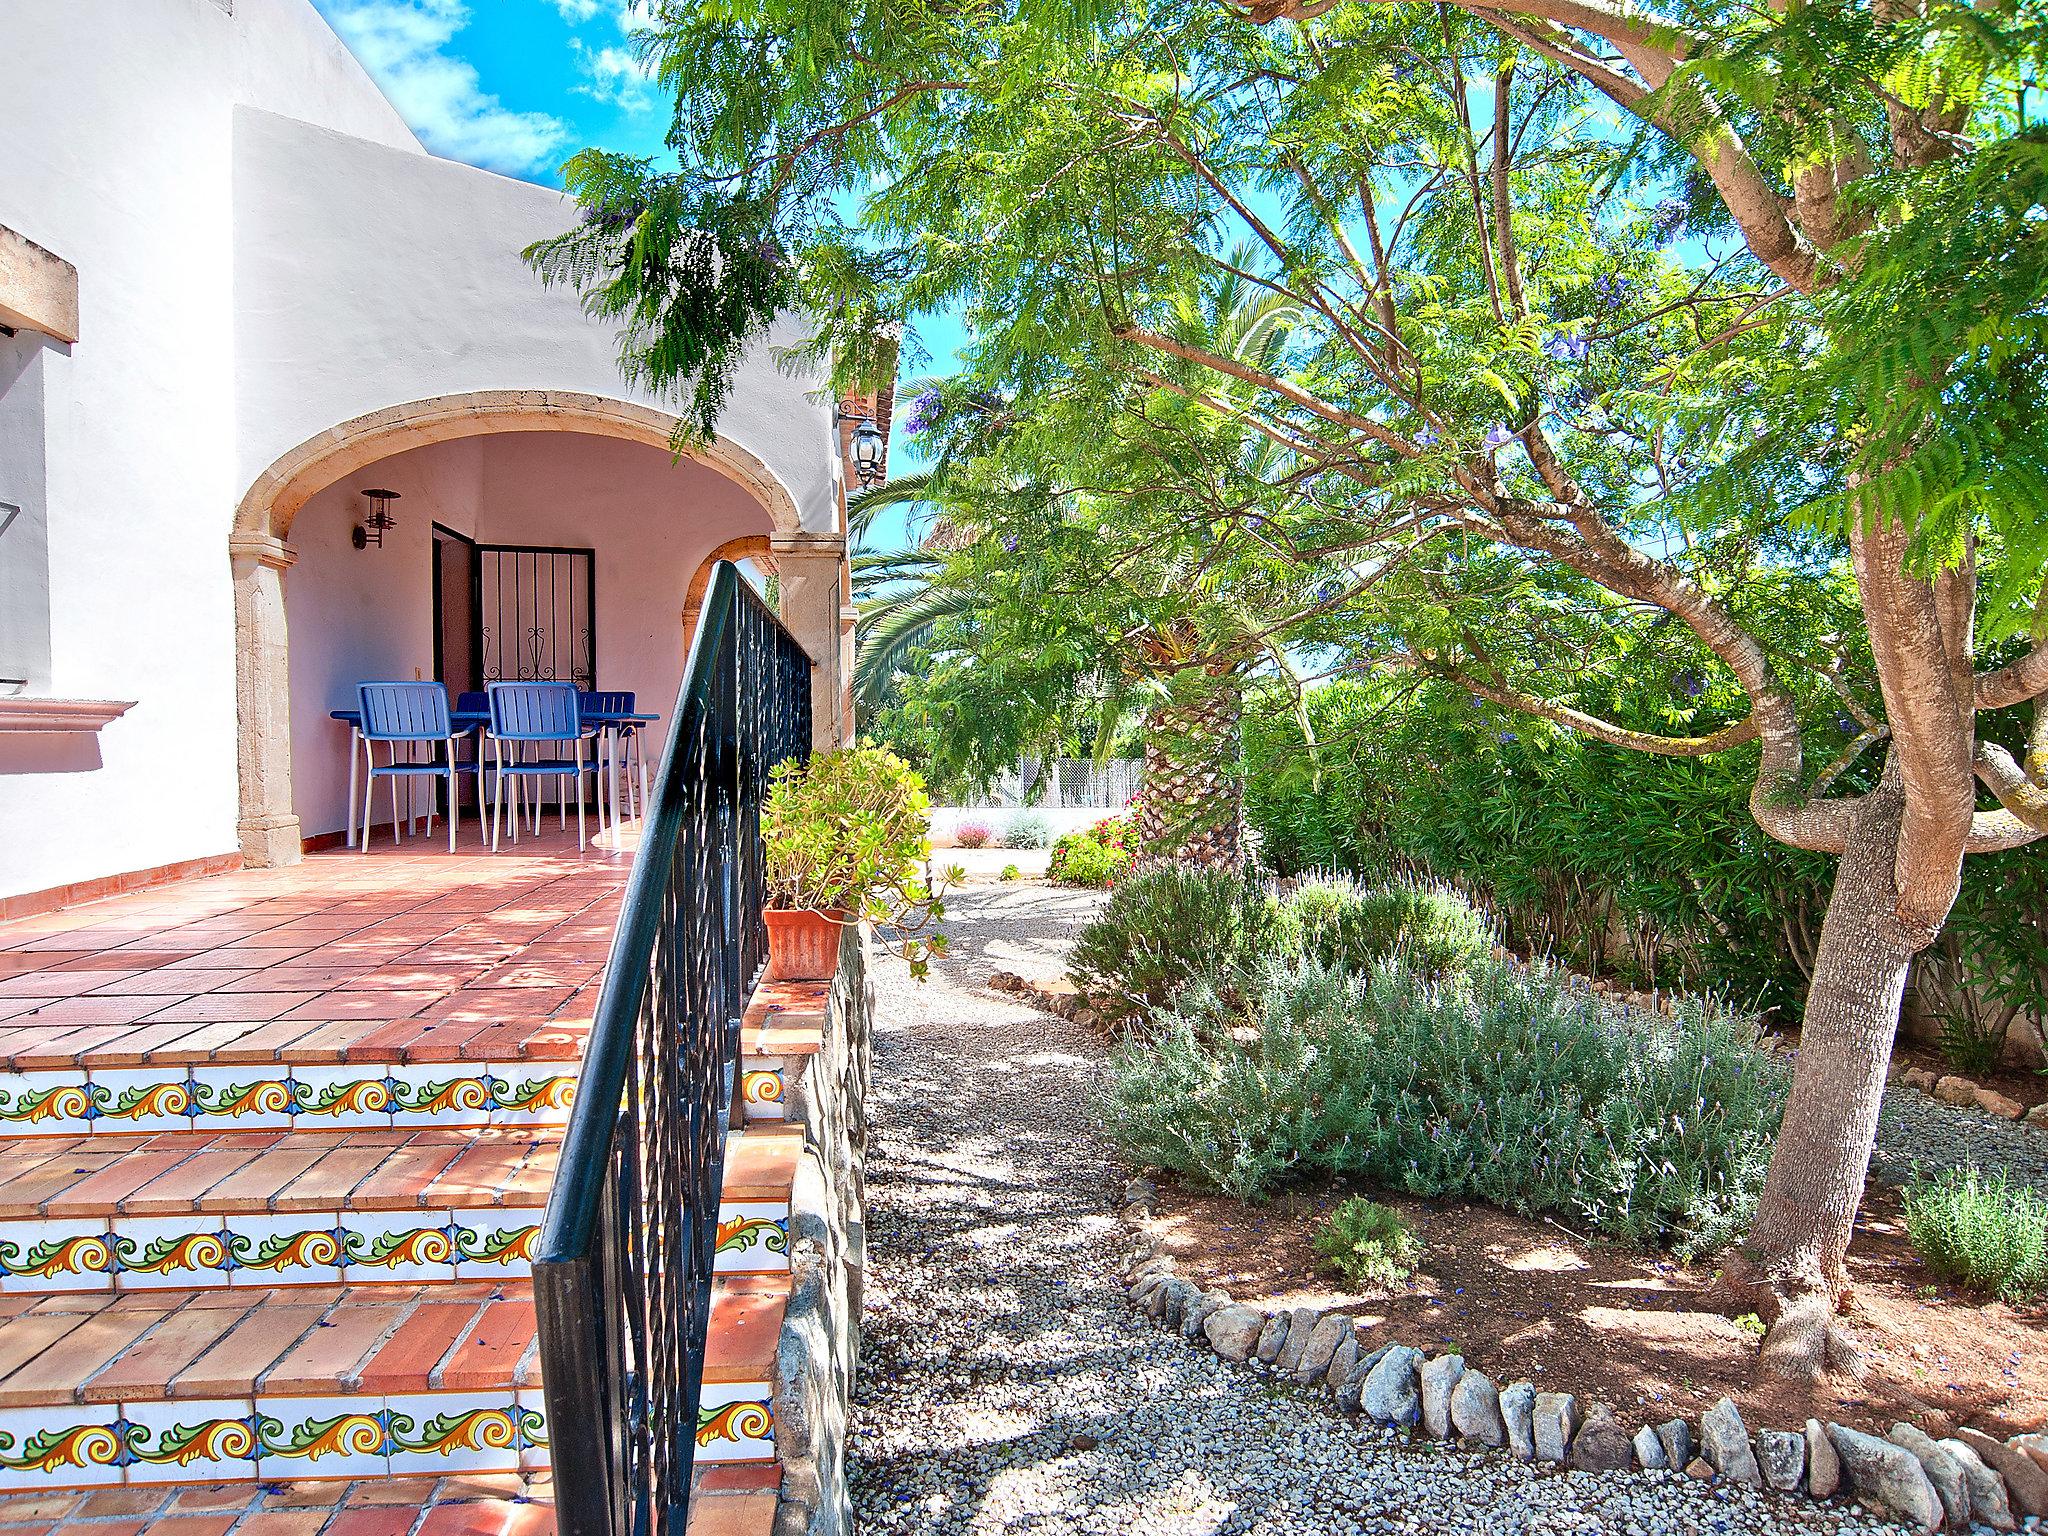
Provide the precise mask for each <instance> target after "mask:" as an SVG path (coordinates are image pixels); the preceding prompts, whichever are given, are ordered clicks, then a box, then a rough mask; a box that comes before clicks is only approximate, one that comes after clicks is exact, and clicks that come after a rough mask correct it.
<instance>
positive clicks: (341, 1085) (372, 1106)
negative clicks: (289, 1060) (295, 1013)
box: [291, 1062, 392, 1131]
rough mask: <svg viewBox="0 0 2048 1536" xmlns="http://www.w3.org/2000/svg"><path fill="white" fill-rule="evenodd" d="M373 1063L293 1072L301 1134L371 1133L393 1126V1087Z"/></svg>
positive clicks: (295, 1110) (295, 1112)
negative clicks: (320, 1132) (305, 1132)
mask: <svg viewBox="0 0 2048 1536" xmlns="http://www.w3.org/2000/svg"><path fill="white" fill-rule="evenodd" d="M385 1070H386V1069H385V1068H383V1067H381V1066H377V1065H375V1064H373V1063H367V1062H366V1063H363V1064H361V1065H342V1066H337V1067H293V1068H292V1078H291V1081H292V1114H293V1115H294V1116H296V1119H295V1121H294V1127H295V1128H296V1129H299V1130H330V1131H338V1130H356V1131H360V1130H371V1129H375V1128H378V1127H388V1126H389V1125H390V1124H391V1102H392V1087H391V1083H390V1082H389V1080H388V1079H387V1078H386V1077H385Z"/></svg>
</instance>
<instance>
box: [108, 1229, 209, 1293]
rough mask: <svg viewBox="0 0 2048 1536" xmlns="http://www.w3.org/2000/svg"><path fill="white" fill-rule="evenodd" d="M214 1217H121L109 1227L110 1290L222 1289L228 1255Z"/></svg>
mask: <svg viewBox="0 0 2048 1536" xmlns="http://www.w3.org/2000/svg"><path fill="white" fill-rule="evenodd" d="M222 1220H223V1218H221V1217H218V1216H123V1217H117V1218H116V1219H115V1221H114V1223H113V1242H114V1259H115V1262H116V1263H117V1264H118V1265H119V1266H120V1270H119V1273H118V1274H117V1275H116V1276H115V1282H114V1283H115V1285H116V1287H117V1288H118V1289H120V1290H124V1291H147V1290H166V1289H183V1290H192V1289H195V1288H198V1287H211V1286H218V1285H226V1284H227V1283H228V1268H229V1262H230V1256H231V1250H230V1248H229V1238H228V1233H227V1231H226V1230H225V1228H224V1227H223V1226H222Z"/></svg>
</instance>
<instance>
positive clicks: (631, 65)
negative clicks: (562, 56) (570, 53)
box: [570, 38, 659, 112]
mask: <svg viewBox="0 0 2048 1536" xmlns="http://www.w3.org/2000/svg"><path fill="white" fill-rule="evenodd" d="M570 47H572V48H574V49H575V50H576V64H577V67H578V68H579V69H581V70H582V71H583V76H584V83H583V84H582V85H579V86H576V87H575V90H576V92H577V94H578V95H582V96H588V97H590V98H592V99H593V100H595V101H602V102H608V103H610V104H611V105H613V106H616V107H619V108H621V109H622V110H624V111H627V112H646V111H649V110H651V109H652V108H653V106H654V104H655V102H656V101H657V100H658V99H659V92H658V90H657V88H656V85H655V80H654V72H653V70H651V69H650V68H649V67H648V65H647V62H646V61H645V60H644V59H642V58H641V57H640V53H639V50H638V49H636V48H633V47H630V46H627V47H618V46H607V47H604V48H592V47H589V46H587V45H586V44H585V43H584V42H583V40H582V39H581V38H575V39H572V40H571V42H570Z"/></svg>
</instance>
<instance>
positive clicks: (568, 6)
mask: <svg viewBox="0 0 2048 1536" xmlns="http://www.w3.org/2000/svg"><path fill="white" fill-rule="evenodd" d="M549 3H550V4H552V5H553V6H554V8H555V9H556V10H558V11H560V12H561V13H562V20H564V21H566V22H568V23H569V25H570V26H572V27H573V26H576V25H578V24H579V23H581V22H586V21H588V20H590V18H591V17H593V16H595V15H596V14H597V4H598V0H549Z"/></svg>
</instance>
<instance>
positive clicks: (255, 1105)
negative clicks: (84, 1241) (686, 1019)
mask: <svg viewBox="0 0 2048 1536" xmlns="http://www.w3.org/2000/svg"><path fill="white" fill-rule="evenodd" d="M575 1094H576V1069H575V1067H574V1065H572V1064H570V1063H566V1062H564V1063H559V1064H558V1063H551V1062H546V1061H499V1062H460V1063H456V1062H446V1063H440V1062H421V1063H410V1064H408V1063H398V1064H391V1063H376V1062H363V1063H354V1062H345V1063H342V1064H340V1065H312V1064H308V1063H296V1062H294V1063H284V1062H276V1063H272V1064H270V1065H268V1066H177V1065H173V1064H170V1063H163V1064H159V1065H157V1066H147V1067H120V1068H109V1069H107V1070H105V1071H100V1070H97V1069H91V1068H88V1069H84V1070H81V1069H79V1068H76V1067H69V1068H60V1069H53V1070H48V1071H33V1072H10V1073H5V1074H0V1135H6V1136H100V1135H107V1134H114V1133H121V1132H128V1133H134V1132H161V1131H256V1130H274V1129H283V1128H285V1127H299V1128H303V1129H306V1130H330V1131H332V1130H361V1129H369V1128H376V1127H381V1128H384V1129H392V1128H394V1127H396V1128H410V1127H421V1128H424V1127H427V1126H483V1125H562V1124H565V1123H566V1122H567V1120H568V1118H569V1106H570V1104H571V1103H572V1102H573V1100H574V1098H575Z"/></svg>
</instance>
